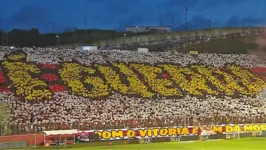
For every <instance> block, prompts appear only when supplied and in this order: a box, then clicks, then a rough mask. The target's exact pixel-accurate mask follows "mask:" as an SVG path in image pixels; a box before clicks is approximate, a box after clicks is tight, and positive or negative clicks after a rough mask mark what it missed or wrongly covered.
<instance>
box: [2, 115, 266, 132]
mask: <svg viewBox="0 0 266 150" xmlns="http://www.w3.org/2000/svg"><path fill="white" fill-rule="evenodd" d="M264 122H265V117H260V118H243V117H241V118H239V117H230V116H228V117H227V118H226V117H220V119H219V120H216V119H210V118H205V119H204V118H202V119H201V121H200V122H195V121H194V119H193V118H183V117H177V118H169V119H161V120H158V119H156V120H155V119H147V120H120V121H118V120H116V121H114V122H112V123H111V122H73V123H54V122H51V123H40V124H25V123H24V124H10V125H9V126H8V127H9V128H10V129H11V134H29V133H31V134H32V133H40V132H42V131H45V130H68V129H78V130H100V129H102V130H104V129H123V128H137V127H143V128H149V127H172V126H193V125H196V124H205V125H209V124H230V123H231V124H251V123H264ZM0 135H1V130H0Z"/></svg>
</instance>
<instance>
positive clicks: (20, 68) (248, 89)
mask: <svg viewBox="0 0 266 150" xmlns="http://www.w3.org/2000/svg"><path fill="white" fill-rule="evenodd" d="M0 58H1V59H2V64H1V71H2V72H3V74H4V76H3V77H1V78H6V80H7V81H6V82H4V81H3V82H0V83H1V85H8V89H2V91H3V92H1V93H0V94H1V96H0V98H1V101H2V102H6V103H8V104H9V105H10V108H11V114H12V115H11V120H10V123H11V124H13V125H17V126H19V128H27V130H30V127H32V126H36V127H42V128H43V127H44V124H53V125H55V124H61V125H62V124H64V125H66V127H65V128H75V127H76V126H79V127H80V128H84V129H89V128H93V127H96V126H97V127H98V128H102V127H105V128H111V127H114V126H116V127H118V126H120V127H129V126H131V127H133V126H134V127H137V126H138V127H144V126H148V125H150V126H162V125H181V124H184V123H186V124H192V123H195V122H198V123H204V121H206V120H208V121H209V123H228V122H232V121H237V122H242V123H243V122H246V121H247V120H249V121H251V120H256V119H261V118H263V117H264V115H265V112H266V102H265V99H264V98H263V97H262V95H261V91H262V89H263V88H264V87H265V85H266V82H264V80H262V79H261V78H259V77H258V76H257V75H255V74H254V73H253V72H252V69H254V68H257V69H258V70H263V67H264V66H265V65H266V64H265V61H263V60H261V59H259V58H257V57H256V56H253V55H245V54H241V55H234V54H208V53H204V54H198V55H196V56H195V55H190V54H184V53H177V52H148V53H139V52H133V51H89V52H80V51H75V50H71V49H65V50H58V49H51V48H22V49H10V48H8V47H1V48H0ZM81 64H82V65H84V66H88V67H84V66H82V65H81ZM37 66H40V67H39V68H38V67H37ZM91 66H92V68H89V67H91ZM110 66H111V67H112V68H116V69H118V71H117V70H115V69H111V70H110V68H111V67H110ZM42 67H43V68H46V69H43V68H42ZM49 67H50V68H49ZM40 68H42V69H40ZM47 68H48V69H47ZM54 68H57V70H59V71H57V70H53V69H54ZM88 68H89V69H88ZM93 68H94V69H93ZM95 68H97V69H95ZM243 68H244V69H243ZM245 68H247V69H245ZM81 70H82V72H83V74H82V73H81ZM95 70H97V71H95ZM177 70H179V71H177ZM29 71H30V72H32V73H34V74H38V75H39V74H42V73H46V76H40V78H42V77H43V78H45V79H49V78H52V80H51V81H49V83H52V85H53V86H50V88H41V89H34V88H36V87H37V88H39V87H43V86H46V85H47V84H48V81H47V82H44V81H42V80H38V79H36V78H34V79H32V78H31V75H30V74H29V73H28V72H29ZM48 73H49V74H48ZM47 74H48V75H47ZM158 74H160V75H161V76H160V77H158ZM214 74H216V75H217V76H216V77H214ZM232 74H233V75H232ZM55 75H57V76H56V77H55ZM90 75H92V76H91V77H88V76H90ZM221 75H223V79H219V77H220V76H221ZM125 76H126V78H125ZM22 77H23V78H22ZM100 77H101V78H100ZM59 78H61V79H62V80H63V81H60V82H59V80H60V79H59ZM81 80H84V82H81ZM127 82H129V83H130V84H126V83H127ZM239 82H241V84H240V83H239ZM84 83H88V85H87V86H85V85H84ZM63 84H64V85H65V86H62V85H63ZM90 85H93V87H94V88H95V87H97V90H93V87H91V86H90ZM213 86H215V87H213ZM14 89H15V90H14ZM12 91H13V92H12ZM14 91H15V92H14ZM205 123H206V122H205ZM74 125H75V127H73V126H74ZM47 128H56V127H55V126H53V127H47V126H46V129H47ZM57 128H62V127H57ZM44 129H45V128H44Z"/></svg>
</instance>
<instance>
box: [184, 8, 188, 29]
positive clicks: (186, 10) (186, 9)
mask: <svg viewBox="0 0 266 150" xmlns="http://www.w3.org/2000/svg"><path fill="white" fill-rule="evenodd" d="M187 12H188V7H185V24H186V28H185V29H186V30H187Z"/></svg>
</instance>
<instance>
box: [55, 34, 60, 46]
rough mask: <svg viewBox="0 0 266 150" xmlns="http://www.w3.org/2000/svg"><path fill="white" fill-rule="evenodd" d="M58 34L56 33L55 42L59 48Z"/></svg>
mask: <svg viewBox="0 0 266 150" xmlns="http://www.w3.org/2000/svg"><path fill="white" fill-rule="evenodd" d="M59 42H60V41H59V35H56V43H57V48H59Z"/></svg>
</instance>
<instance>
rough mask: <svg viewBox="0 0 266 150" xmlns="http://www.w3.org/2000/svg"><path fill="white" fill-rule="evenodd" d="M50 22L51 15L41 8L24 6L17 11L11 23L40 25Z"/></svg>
mask: <svg viewBox="0 0 266 150" xmlns="http://www.w3.org/2000/svg"><path fill="white" fill-rule="evenodd" d="M47 20H49V13H48V12H47V11H46V10H45V9H44V8H42V7H41V6H24V7H22V8H21V9H19V11H17V12H16V13H15V14H14V15H13V16H12V17H11V21H12V22H13V23H15V24H22V25H23V24H24V25H25V24H26V25H29V24H33V25H36V24H40V23H43V22H46V21H47Z"/></svg>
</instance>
